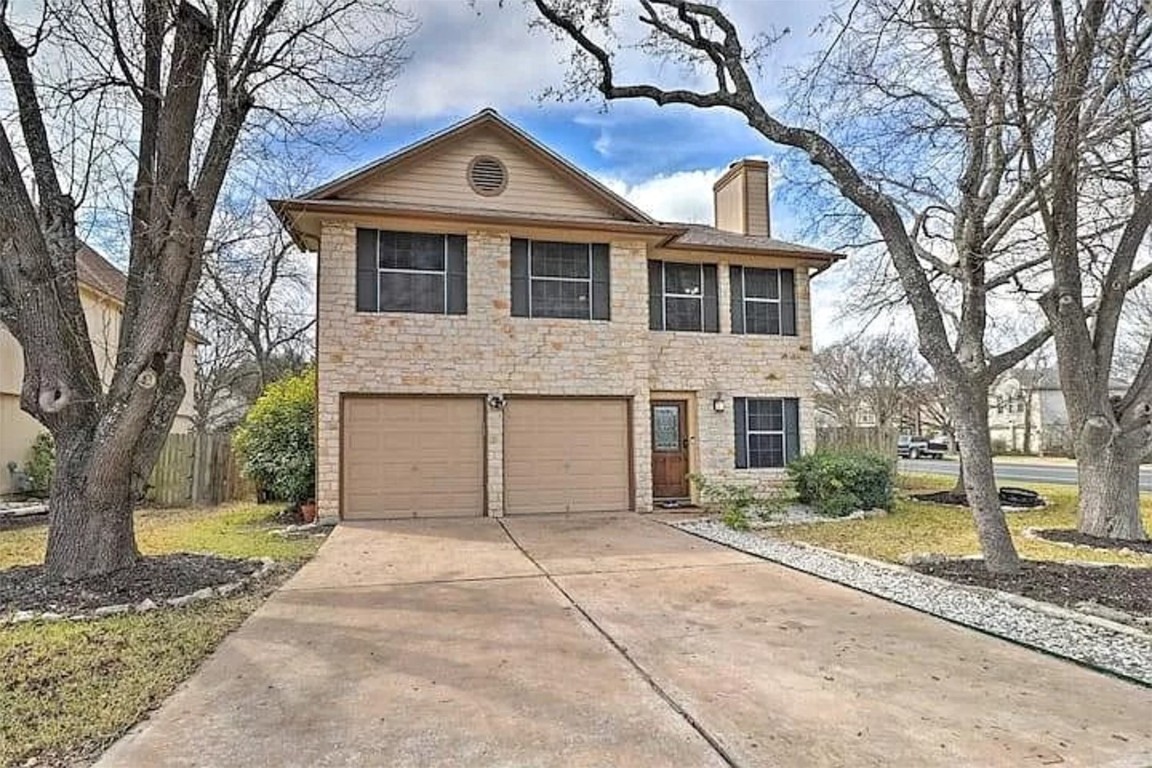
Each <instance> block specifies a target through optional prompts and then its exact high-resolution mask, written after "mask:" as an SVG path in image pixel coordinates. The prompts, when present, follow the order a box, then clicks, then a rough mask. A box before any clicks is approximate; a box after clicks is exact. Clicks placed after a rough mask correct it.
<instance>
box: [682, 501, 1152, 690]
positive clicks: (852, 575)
mask: <svg viewBox="0 0 1152 768" xmlns="http://www.w3.org/2000/svg"><path fill="white" fill-rule="evenodd" d="M674 525H675V526H676V527H677V528H680V529H682V530H684V531H687V532H689V533H693V534H695V535H697V536H701V537H702V538H705V539H709V540H711V541H715V542H717V543H719V544H724V545H725V546H729V547H732V548H733V549H738V550H740V551H742V552H747V553H748V554H751V555H756V556H758V557H762V558H764V559H766V560H771V561H773V562H777V563H780V564H782V565H786V566H789V567H791V568H795V569H797V570H800V571H804V572H805V573H810V574H812V575H814V576H819V577H821V578H824V579H828V580H830V581H835V582H838V583H840V584H844V585H846V586H849V587H853V588H855V589H859V590H861V591H863V592H868V593H870V594H873V595H876V596H878V597H882V598H885V599H887V600H891V601H893V602H895V603H899V604H901V605H906V606H908V607H910V608H915V609H916V610H919V611H924V612H925V613H930V614H932V615H934V616H939V617H941V618H944V619H948V620H949V621H954V622H956V623H958V624H963V625H965V626H969V627H973V628H975V629H979V630H982V631H984V632H988V633H989V634H993V635H997V636H1000V637H1003V638H1005V639H1007V640H1011V641H1013V642H1016V643H1020V644H1022V645H1026V646H1030V647H1033V648H1038V649H1041V650H1044V651H1047V652H1049V653H1052V654H1055V655H1057V656H1063V657H1065V658H1068V659H1073V660H1075V661H1078V662H1081V663H1084V664H1088V665H1090V666H1093V667H1098V668H1100V669H1103V670H1106V671H1109V672H1113V673H1115V674H1117V675H1121V676H1123V677H1127V678H1130V679H1132V680H1137V681H1139V682H1142V683H1144V684H1145V685H1152V634H1149V633H1147V632H1144V631H1141V630H1139V629H1135V628H1132V627H1127V626H1124V625H1121V624H1117V623H1115V622H1111V621H1107V620H1104V619H1100V618H1097V617H1093V616H1088V615H1084V614H1080V613H1077V612H1075V611H1070V610H1067V609H1064V608H1061V607H1059V606H1054V605H1050V604H1047V603H1039V602H1037V601H1035V600H1030V599H1028V598H1024V597H1020V596H1018V595H1010V594H1007V593H1004V592H998V591H995V590H989V589H981V588H978V587H969V586H963V585H959V584H953V583H951V582H948V581H945V580H943V579H939V578H936V577H933V576H926V575H924V574H920V573H917V572H915V571H912V570H910V569H908V568H904V567H902V566H897V565H891V564H887V563H879V562H876V561H872V560H866V559H864V558H860V557H856V556H851V555H843V554H841V553H836V552H830V551H828V550H824V549H819V548H816V547H811V546H807V545H801V544H796V543H793V542H788V541H782V540H779V539H770V538H766V537H764V536H758V535H756V534H754V533H747V532H741V531H734V530H732V529H731V528H728V527H727V526H725V525H723V524H721V523H719V522H716V521H714V520H692V521H685V522H680V523H675V524H674Z"/></svg>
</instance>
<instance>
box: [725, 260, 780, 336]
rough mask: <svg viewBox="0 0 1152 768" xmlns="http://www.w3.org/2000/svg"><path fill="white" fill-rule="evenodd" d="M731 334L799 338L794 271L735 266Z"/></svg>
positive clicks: (733, 268) (733, 269) (732, 271)
mask: <svg viewBox="0 0 1152 768" xmlns="http://www.w3.org/2000/svg"><path fill="white" fill-rule="evenodd" d="M730 275H731V279H732V286H731V287H732V333H753V334H766V335H772V336H795V335H796V287H795V282H796V275H795V273H794V272H793V271H792V270H791V269H758V268H754V267H732V269H731V272H730Z"/></svg>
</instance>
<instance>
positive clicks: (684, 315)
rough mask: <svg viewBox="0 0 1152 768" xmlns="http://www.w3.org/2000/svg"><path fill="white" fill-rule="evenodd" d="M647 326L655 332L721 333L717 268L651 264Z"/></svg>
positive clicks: (672, 263)
mask: <svg viewBox="0 0 1152 768" xmlns="http://www.w3.org/2000/svg"><path fill="white" fill-rule="evenodd" d="M648 327H649V328H651V329H652V330H654V331H707V332H710V333H715V332H717V331H719V330H720V312H719V286H718V284H717V279H716V265H715V264H681V263H678V262H672V261H650V262H648Z"/></svg>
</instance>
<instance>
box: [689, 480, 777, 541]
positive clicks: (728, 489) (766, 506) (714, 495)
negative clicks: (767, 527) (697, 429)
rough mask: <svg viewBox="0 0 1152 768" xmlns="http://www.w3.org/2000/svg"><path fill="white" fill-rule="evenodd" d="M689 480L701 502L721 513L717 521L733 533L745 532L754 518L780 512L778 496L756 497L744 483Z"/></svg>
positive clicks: (751, 489) (752, 488)
mask: <svg viewBox="0 0 1152 768" xmlns="http://www.w3.org/2000/svg"><path fill="white" fill-rule="evenodd" d="M688 479H689V480H691V481H692V483H693V484H694V485H695V486H696V488H697V489H698V490H699V491H700V497H701V500H702V501H704V503H705V504H707V505H709V506H713V507H716V508H717V509H718V510H719V511H720V521H721V522H722V523H724V525H726V526H728V527H729V528H731V529H733V530H736V531H746V530H748V524H749V523H750V522H751V518H752V516H753V515H756V516H757V517H760V518H767V517H771V516H773V515H776V514H779V513H780V512H781V511H783V507H784V501H783V499H782V498H781V496H780V494H757V493H756V489H755V488H754V487H752V486H751V485H748V484H747V483H738V482H731V481H725V480H722V479H721V480H711V479H709V478H706V477H704V476H703V475H697V474H694V475H691V476H690V477H689V478H688Z"/></svg>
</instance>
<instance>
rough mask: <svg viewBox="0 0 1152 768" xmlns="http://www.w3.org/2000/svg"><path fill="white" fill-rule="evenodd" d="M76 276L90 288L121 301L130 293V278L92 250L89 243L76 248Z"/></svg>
mask: <svg viewBox="0 0 1152 768" xmlns="http://www.w3.org/2000/svg"><path fill="white" fill-rule="evenodd" d="M76 277H77V279H79V281H80V282H81V283H83V284H84V285H87V286H88V287H89V288H94V289H96V290H97V291H100V293H104V294H107V295H108V296H111V297H112V298H114V299H116V300H117V301H119V302H121V303H123V302H124V297H125V296H126V295H127V293H128V278H126V277H125V276H124V273H123V272H121V271H120V270H119V269H117V268H116V267H115V266H113V264H112V262H110V261H108V260H107V259H106V258H104V257H103V256H101V255H100V254H99V253H97V252H96V251H94V250H92V248H91V247H89V246H88V244H87V243H80V247H79V248H78V249H77V250H76Z"/></svg>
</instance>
